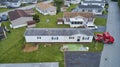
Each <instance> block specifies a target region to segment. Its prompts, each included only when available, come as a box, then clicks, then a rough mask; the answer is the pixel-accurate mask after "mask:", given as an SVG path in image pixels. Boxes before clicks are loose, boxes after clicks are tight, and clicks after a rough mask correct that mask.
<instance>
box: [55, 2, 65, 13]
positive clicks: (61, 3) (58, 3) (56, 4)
mask: <svg viewBox="0 0 120 67" xmlns="http://www.w3.org/2000/svg"><path fill="white" fill-rule="evenodd" d="M63 4H64V0H54V5H55V6H56V7H57V12H60V8H61V6H62V5H63Z"/></svg>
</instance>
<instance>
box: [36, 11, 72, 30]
mask: <svg viewBox="0 0 120 67" xmlns="http://www.w3.org/2000/svg"><path fill="white" fill-rule="evenodd" d="M36 13H37V14H38V15H39V16H40V22H39V23H37V24H36V27H37V28H69V27H70V26H69V25H65V24H57V19H58V18H62V17H63V13H62V12H60V13H58V14H57V15H53V16H50V15H47V16H44V15H42V14H40V13H39V12H37V11H36ZM47 21H49V22H47Z"/></svg>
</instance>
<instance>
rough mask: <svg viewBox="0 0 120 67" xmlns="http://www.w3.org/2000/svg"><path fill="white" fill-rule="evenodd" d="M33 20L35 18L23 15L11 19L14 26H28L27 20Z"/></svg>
mask: <svg viewBox="0 0 120 67" xmlns="http://www.w3.org/2000/svg"><path fill="white" fill-rule="evenodd" d="M32 20H33V18H32V17H21V18H18V19H16V20H13V21H11V24H12V27H13V28H19V27H23V26H27V21H32Z"/></svg>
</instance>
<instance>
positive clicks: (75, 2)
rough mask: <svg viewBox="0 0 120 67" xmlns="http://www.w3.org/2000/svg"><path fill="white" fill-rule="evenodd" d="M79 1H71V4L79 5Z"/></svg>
mask: <svg viewBox="0 0 120 67" xmlns="http://www.w3.org/2000/svg"><path fill="white" fill-rule="evenodd" d="M80 1H81V0H71V4H79V3H80Z"/></svg>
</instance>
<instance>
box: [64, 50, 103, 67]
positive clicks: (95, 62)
mask: <svg viewBox="0 0 120 67" xmlns="http://www.w3.org/2000/svg"><path fill="white" fill-rule="evenodd" d="M100 57H101V53H100V52H65V63H66V65H65V66H66V67H99V63H100Z"/></svg>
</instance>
